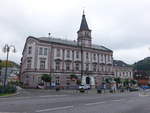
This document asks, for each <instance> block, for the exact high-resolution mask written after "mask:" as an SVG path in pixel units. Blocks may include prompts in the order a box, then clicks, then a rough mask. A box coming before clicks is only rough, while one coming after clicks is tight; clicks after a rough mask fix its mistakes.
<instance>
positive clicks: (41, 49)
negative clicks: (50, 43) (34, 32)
mask: <svg viewBox="0 0 150 113" xmlns="http://www.w3.org/2000/svg"><path fill="white" fill-rule="evenodd" d="M39 55H43V48H42V47H40V49H39Z"/></svg>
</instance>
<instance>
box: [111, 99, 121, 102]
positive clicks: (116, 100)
mask: <svg viewBox="0 0 150 113" xmlns="http://www.w3.org/2000/svg"><path fill="white" fill-rule="evenodd" d="M121 100H122V99H120V100H111V101H115V102H119V101H121Z"/></svg>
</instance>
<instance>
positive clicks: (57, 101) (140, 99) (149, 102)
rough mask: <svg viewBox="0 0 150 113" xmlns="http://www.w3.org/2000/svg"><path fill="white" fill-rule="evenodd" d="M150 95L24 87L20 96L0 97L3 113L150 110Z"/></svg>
mask: <svg viewBox="0 0 150 113" xmlns="http://www.w3.org/2000/svg"><path fill="white" fill-rule="evenodd" d="M149 95H150V92H147V93H146V95H145V94H141V93H139V92H132V93H130V92H126V93H116V94H110V93H107V94H96V91H89V92H88V93H85V94H80V93H79V92H76V91H60V92H55V91H49V90H23V91H21V93H20V95H17V96H13V97H9V98H0V113H150V96H149Z"/></svg>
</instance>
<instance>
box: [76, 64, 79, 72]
mask: <svg viewBox="0 0 150 113" xmlns="http://www.w3.org/2000/svg"><path fill="white" fill-rule="evenodd" d="M75 69H76V71H79V64H78V63H76V67H75Z"/></svg>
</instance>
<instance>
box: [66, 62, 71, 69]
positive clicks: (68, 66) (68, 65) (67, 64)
mask: <svg viewBox="0 0 150 113" xmlns="http://www.w3.org/2000/svg"><path fill="white" fill-rule="evenodd" d="M69 70H70V63H66V71H69Z"/></svg>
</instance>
